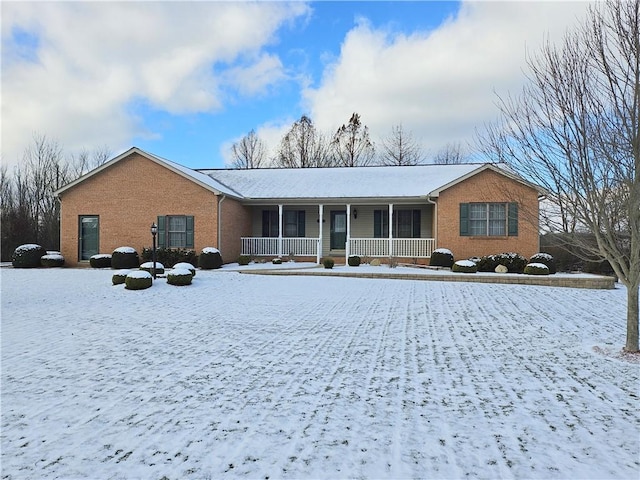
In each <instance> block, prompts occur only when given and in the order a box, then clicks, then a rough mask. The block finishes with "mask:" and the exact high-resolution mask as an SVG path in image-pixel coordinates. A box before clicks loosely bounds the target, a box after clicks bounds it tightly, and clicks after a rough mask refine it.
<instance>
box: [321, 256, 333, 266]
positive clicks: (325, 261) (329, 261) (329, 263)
mask: <svg viewBox="0 0 640 480" xmlns="http://www.w3.org/2000/svg"><path fill="white" fill-rule="evenodd" d="M335 264H336V262H335V260H334V259H333V258H331V257H327V258H323V259H322V265H324V268H329V269H331V268H333V266H334V265H335Z"/></svg>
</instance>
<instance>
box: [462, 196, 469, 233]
mask: <svg viewBox="0 0 640 480" xmlns="http://www.w3.org/2000/svg"><path fill="white" fill-rule="evenodd" d="M468 235H469V204H468V203H461V204H460V236H461V237H466V236H468Z"/></svg>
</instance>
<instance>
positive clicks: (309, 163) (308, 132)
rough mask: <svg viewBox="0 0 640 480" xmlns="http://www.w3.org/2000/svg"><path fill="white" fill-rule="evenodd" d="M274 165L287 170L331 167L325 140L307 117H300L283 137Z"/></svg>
mask: <svg viewBox="0 0 640 480" xmlns="http://www.w3.org/2000/svg"><path fill="white" fill-rule="evenodd" d="M275 164H276V165H277V166H279V167H289V168H308V167H328V166H331V159H330V157H329V155H328V145H327V140H326V138H325V137H324V135H322V134H321V133H320V132H318V131H317V130H316V127H315V126H314V125H313V122H312V121H311V119H310V118H309V117H307V116H306V115H303V116H302V117H300V120H297V121H296V122H294V123H293V125H292V126H291V129H290V130H289V131H288V132H287V133H286V134H285V135H284V137H283V138H282V140H281V141H280V148H279V150H278V153H277V156H276V158H275Z"/></svg>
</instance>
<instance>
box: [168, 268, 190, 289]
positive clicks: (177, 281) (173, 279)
mask: <svg viewBox="0 0 640 480" xmlns="http://www.w3.org/2000/svg"><path fill="white" fill-rule="evenodd" d="M192 280H193V275H192V274H191V271H190V270H188V269H186V268H175V267H174V269H173V270H171V271H170V272H169V273H168V274H167V283H168V284H169V285H177V286H184V285H191V281H192Z"/></svg>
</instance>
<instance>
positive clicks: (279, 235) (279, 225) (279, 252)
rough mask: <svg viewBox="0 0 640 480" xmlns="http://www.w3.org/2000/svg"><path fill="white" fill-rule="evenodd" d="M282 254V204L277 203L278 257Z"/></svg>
mask: <svg viewBox="0 0 640 480" xmlns="http://www.w3.org/2000/svg"><path fill="white" fill-rule="evenodd" d="M281 256H282V204H280V205H278V257H281Z"/></svg>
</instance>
